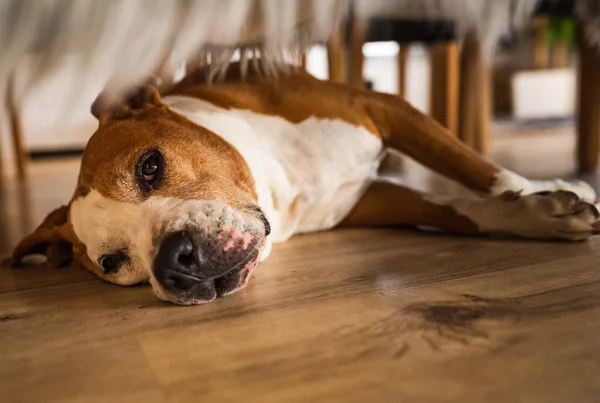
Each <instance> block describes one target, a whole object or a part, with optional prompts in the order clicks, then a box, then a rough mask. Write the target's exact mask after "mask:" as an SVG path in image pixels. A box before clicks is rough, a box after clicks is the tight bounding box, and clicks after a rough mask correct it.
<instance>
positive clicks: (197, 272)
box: [13, 89, 269, 304]
mask: <svg viewBox="0 0 600 403" xmlns="http://www.w3.org/2000/svg"><path fill="white" fill-rule="evenodd" d="M143 91H144V92H143V93H142V97H143V98H142V102H141V103H140V100H139V94H138V99H136V100H135V101H136V102H137V103H138V104H137V105H135V107H133V106H131V105H129V104H128V105H126V106H121V107H120V108H117V109H113V110H111V111H105V112H102V111H101V112H98V111H96V115H97V116H98V117H99V120H100V127H99V128H98V130H97V132H96V133H95V134H94V135H93V136H92V138H91V139H90V141H89V143H88V145H87V147H86V149H85V152H84V156H83V160H82V165H81V172H80V175H79V182H78V188H77V191H76V192H75V196H74V197H73V199H72V200H71V203H70V206H69V209H68V213H67V215H66V217H65V218H66V222H60V220H59V222H58V224H59V225H55V224H56V223H55V222H53V223H52V226H49V225H45V224H46V223H44V224H42V226H40V228H38V229H37V230H36V231H35V232H34V233H33V234H32V235H30V236H29V237H28V238H26V239H25V240H24V241H23V242H22V244H21V245H19V246H18V247H17V249H16V250H15V253H14V255H13V257H14V259H15V260H16V261H18V260H20V258H21V257H23V256H24V255H26V254H28V253H36V252H40V251H41V250H42V249H43V248H44V247H46V248H47V250H46V251H47V254H48V258H49V260H50V258H51V253H50V252H51V249H52V248H54V249H55V247H54V246H53V245H54V241H55V240H57V239H60V240H62V242H64V241H68V242H69V243H71V244H72V245H73V255H74V256H75V258H77V260H78V261H79V262H80V263H81V264H82V265H83V266H84V267H86V268H87V269H89V270H90V271H92V272H94V273H95V274H97V275H98V276H100V277H101V278H103V279H105V280H107V281H110V282H113V283H116V284H122V285H130V284H136V283H140V282H144V281H148V280H149V281H150V283H151V284H152V286H153V289H154V291H155V293H156V295H157V296H158V297H159V298H161V299H164V300H168V301H171V302H175V303H180V304H197V303H203V302H209V301H211V300H213V299H214V298H216V297H217V296H222V295H227V294H230V293H232V292H234V291H236V290H238V289H240V288H241V287H243V286H244V285H245V284H246V283H247V281H248V279H249V276H250V273H251V272H252V270H253V269H254V267H255V266H256V264H257V262H258V259H259V254H260V250H261V248H263V246H264V245H265V243H266V236H267V235H268V232H269V225H268V222H267V221H266V219H265V217H264V215H263V214H262V212H261V211H260V209H259V208H258V206H257V203H256V200H257V196H256V192H255V190H254V182H253V179H252V175H251V173H250V171H249V169H248V167H247V165H246V163H245V161H244V159H243V158H242V157H241V155H240V154H239V153H238V152H237V151H236V150H235V149H234V148H233V147H232V146H231V145H230V144H229V143H227V142H225V141H224V140H222V139H221V138H220V137H218V136H217V135H216V134H214V133H212V132H210V131H208V130H206V129H204V128H202V127H199V126H197V125H195V124H193V123H191V122H190V121H188V120H186V119H185V118H183V117H181V116H179V115H177V114H175V113H173V112H172V111H170V110H169V109H168V108H166V107H165V106H163V105H162V104H161V103H160V101H159V100H158V95H157V94H156V93H155V92H154V90H152V89H150V90H148V89H143ZM63 220H64V219H63ZM47 221H48V220H47ZM54 221H56V220H54ZM51 231H54V232H53V233H52V234H53V235H49V234H48V233H49V232H51ZM61 234H62V235H61Z"/></svg>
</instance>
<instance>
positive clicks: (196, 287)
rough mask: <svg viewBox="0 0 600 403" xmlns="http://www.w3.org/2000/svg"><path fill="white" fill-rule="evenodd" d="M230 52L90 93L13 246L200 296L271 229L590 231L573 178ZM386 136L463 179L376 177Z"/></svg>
mask: <svg viewBox="0 0 600 403" xmlns="http://www.w3.org/2000/svg"><path fill="white" fill-rule="evenodd" d="M239 70H240V69H239V66H233V67H232V68H231V69H230V70H229V72H228V73H227V75H226V77H225V78H224V80H223V81H222V82H219V83H213V84H210V85H208V84H207V83H206V80H205V77H202V73H195V74H191V75H189V76H187V77H186V78H184V79H183V80H182V81H181V82H180V83H178V84H177V85H175V86H174V87H173V88H172V89H171V90H169V91H167V92H166V93H164V94H162V95H161V94H160V93H159V92H158V90H157V89H156V87H155V86H153V85H152V84H148V85H142V86H139V87H136V89H135V90H134V91H133V92H132V93H131V94H129V95H128V96H127V97H123V99H121V100H120V102H119V103H117V104H114V103H108V102H106V101H105V100H106V99H107V94H101V95H100V96H99V97H98V98H97V100H96V101H95V102H94V104H93V106H92V113H93V114H94V116H95V117H96V118H97V119H98V121H99V127H98V129H97V131H96V132H95V133H94V135H93V136H92V137H91V139H90V141H89V143H88V145H87V146H86V148H85V151H84V155H83V159H82V163H81V170H80V174H79V179H78V183H77V187H76V189H75V192H74V195H73V197H72V198H71V201H70V202H69V204H68V205H67V206H62V207H59V208H58V209H56V210H55V211H53V212H51V213H50V214H49V215H48V217H47V218H46V219H45V220H44V222H42V224H41V225H40V226H39V227H38V228H37V229H36V230H35V231H33V233H32V234H31V235H29V236H27V237H26V238H25V239H23V240H22V241H21V242H20V243H19V244H18V245H17V246H16V248H15V250H14V253H13V255H12V262H13V264H15V265H16V264H19V263H20V262H21V261H22V259H23V258H24V257H25V256H27V255H30V254H34V253H42V254H45V255H46V256H47V259H48V264H49V265H50V266H59V265H63V264H65V263H67V262H69V261H70V260H71V259H75V260H76V261H77V262H79V263H80V265H81V266H83V267H84V268H85V269H87V270H89V271H91V272H92V273H94V274H96V275H97V276H98V277H100V278H102V279H104V280H107V281H109V282H111V283H115V284H120V285H132V284H137V283H142V282H147V281H149V282H150V284H151V285H152V288H153V290H154V293H155V294H156V296H157V297H158V298H160V299H162V300H165V301H170V302H173V303H176V304H185V305H191V304H202V303H207V302H210V301H213V300H215V298H218V297H223V296H226V295H230V294H232V293H235V292H237V291H239V290H241V289H242V288H243V287H244V286H245V285H246V284H248V281H249V279H250V277H251V275H252V273H253V271H254V270H255V269H256V267H257V265H258V264H259V262H261V261H264V260H265V259H267V257H268V256H269V253H270V251H271V248H272V245H273V244H274V243H279V242H284V241H286V240H287V239H289V238H290V237H291V236H293V235H294V234H299V233H309V232H314V231H323V230H329V229H332V228H335V227H349V226H350V227H364V226H414V227H417V226H428V227H435V228H439V229H442V230H446V231H448V232H450V233H455V234H463V235H493V234H508V235H512V236H516V237H522V238H535V239H542V240H551V239H561V240H567V241H579V240H584V239H587V238H588V237H590V236H592V235H593V234H595V233H597V232H598V228H600V226H599V225H598V217H599V214H598V210H597V209H596V207H595V206H594V204H593V203H594V201H595V198H596V195H595V193H594V190H593V189H592V188H591V187H590V186H589V185H587V184H586V183H584V182H565V181H561V180H553V181H532V180H528V179H526V178H524V177H522V176H520V175H518V174H516V173H514V172H511V171H509V170H507V169H504V168H502V167H500V166H498V165H495V164H494V163H492V162H490V161H488V160H486V159H485V158H483V157H482V156H480V155H479V154H477V153H476V152H475V151H473V150H472V149H470V148H469V147H467V146H465V145H464V144H462V143H461V142H460V141H459V140H457V139H456V138H455V137H454V136H452V135H451V134H450V133H449V132H448V131H447V130H446V129H445V128H444V127H442V126H441V125H440V124H438V123H437V122H436V121H434V120H433V119H432V118H430V117H428V116H426V115H424V114H422V113H421V112H419V111H418V110H417V109H415V108H413V107H412V106H410V104H408V103H407V102H405V101H404V100H402V99H401V98H399V97H396V96H393V95H388V94H382V93H376V92H372V91H368V90H363V89H357V88H350V87H348V86H346V85H343V84H336V83H332V82H327V81H321V80H318V79H316V78H314V77H312V76H311V75H309V74H308V73H306V72H303V71H293V72H290V73H288V74H285V75H282V76H280V77H278V78H277V79H272V78H268V77H265V76H263V75H260V74H253V73H248V75H247V76H246V77H242V74H241V73H240V71H239ZM389 149H395V150H397V151H400V152H402V153H404V154H406V155H408V156H410V157H412V158H413V159H415V160H417V161H418V162H420V163H421V164H423V165H425V166H426V167H428V168H430V169H432V170H433V171H436V172H438V173H440V174H442V175H445V176H446V177H448V178H450V179H452V180H454V181H456V182H459V183H460V184H462V185H464V186H466V187H468V188H470V189H471V190H472V191H474V192H475V193H476V194H477V197H473V198H453V199H452V198H448V199H443V198H440V197H438V196H436V195H429V194H424V193H420V192H418V191H415V190H413V189H410V188H408V187H404V186H401V185H399V184H397V183H395V182H391V181H386V180H382V179H380V178H378V167H379V164H380V161H381V160H382V158H383V157H384V156H385V155H386V150H389Z"/></svg>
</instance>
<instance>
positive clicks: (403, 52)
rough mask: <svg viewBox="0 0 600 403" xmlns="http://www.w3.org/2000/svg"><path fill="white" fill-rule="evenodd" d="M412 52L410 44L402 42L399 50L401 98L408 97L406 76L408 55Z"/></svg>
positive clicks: (399, 88) (399, 87)
mask: <svg viewBox="0 0 600 403" xmlns="http://www.w3.org/2000/svg"><path fill="white" fill-rule="evenodd" d="M409 53H410V44H408V43H401V44H400V50H399V51H398V95H399V96H400V98H406V85H407V84H406V83H407V81H406V78H407V77H408V55H409Z"/></svg>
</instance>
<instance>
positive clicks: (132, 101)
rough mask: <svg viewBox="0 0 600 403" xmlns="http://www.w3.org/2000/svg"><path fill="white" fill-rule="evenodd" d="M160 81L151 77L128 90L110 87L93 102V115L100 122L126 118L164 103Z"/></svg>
mask: <svg viewBox="0 0 600 403" xmlns="http://www.w3.org/2000/svg"><path fill="white" fill-rule="evenodd" d="M159 84H160V81H159V80H158V79H157V78H155V77H151V78H149V79H148V80H146V82H145V83H143V84H141V85H137V86H135V87H132V88H130V89H129V90H127V91H126V92H115V91H112V90H110V88H107V89H105V90H104V91H102V93H101V94H100V95H98V97H97V98H96V100H95V101H94V103H93V104H92V115H94V116H95V117H96V118H97V119H98V121H99V122H100V124H104V123H106V122H108V121H109V120H115V119H124V118H127V117H130V116H133V115H135V114H139V113H144V112H147V111H148V110H149V109H151V108H154V107H157V106H161V105H163V103H162V101H161V99H160V92H159V90H158V86H159Z"/></svg>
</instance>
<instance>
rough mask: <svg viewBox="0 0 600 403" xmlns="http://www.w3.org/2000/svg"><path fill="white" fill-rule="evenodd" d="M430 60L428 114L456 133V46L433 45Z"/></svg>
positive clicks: (448, 44) (457, 59) (457, 73)
mask: <svg viewBox="0 0 600 403" xmlns="http://www.w3.org/2000/svg"><path fill="white" fill-rule="evenodd" d="M430 60H431V89H430V98H429V99H430V114H431V116H432V117H433V118H435V119H436V120H437V121H438V122H440V123H441V124H442V125H444V126H446V127H447V128H448V129H449V130H450V131H451V132H452V133H457V131H458V97H459V91H458V90H459V76H460V73H459V63H460V57H459V52H458V44H457V43H456V42H445V43H439V44H435V45H433V46H432V47H431V49H430Z"/></svg>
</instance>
